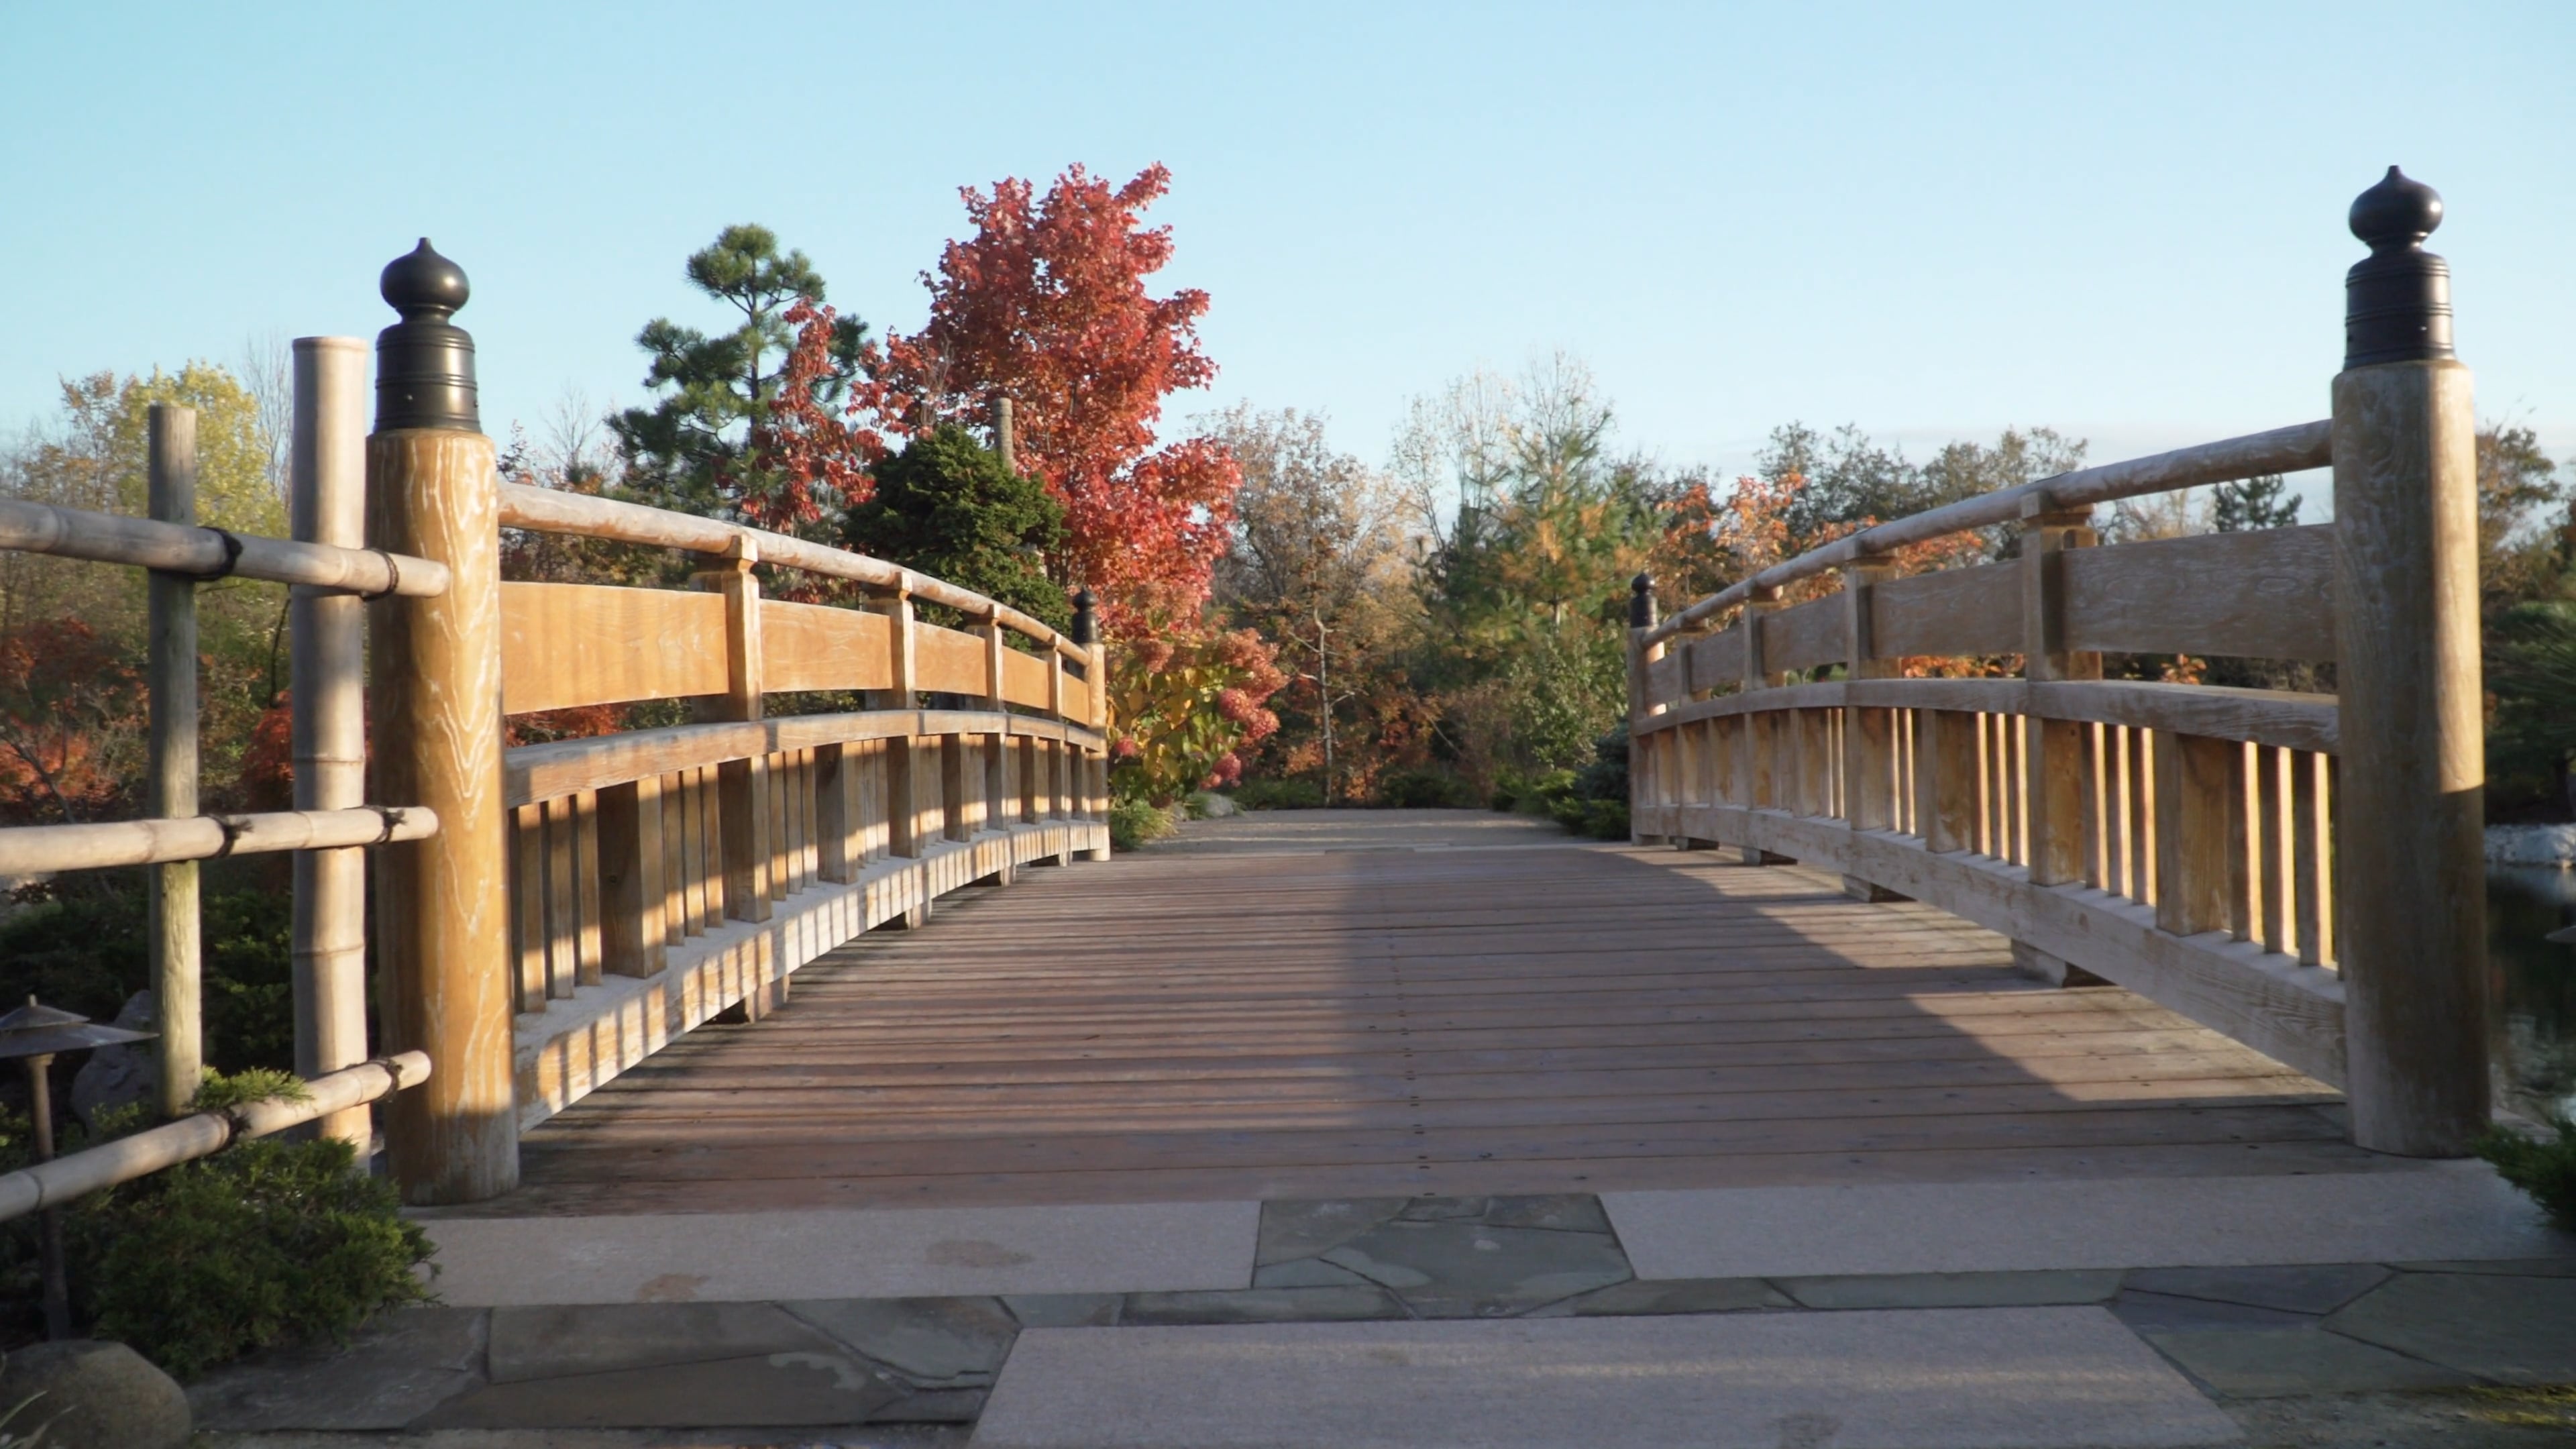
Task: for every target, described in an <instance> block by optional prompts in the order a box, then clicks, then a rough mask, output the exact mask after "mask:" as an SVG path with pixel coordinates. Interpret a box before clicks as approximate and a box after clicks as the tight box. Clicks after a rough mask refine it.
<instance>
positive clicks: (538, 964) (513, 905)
mask: <svg viewBox="0 0 2576 1449" xmlns="http://www.w3.org/2000/svg"><path fill="white" fill-rule="evenodd" d="M509 854H510V877H511V879H512V880H513V881H514V882H516V886H515V888H514V889H513V890H512V891H511V892H510V916H511V929H512V939H513V945H514V947H515V951H516V955H517V958H518V964H519V970H518V983H517V984H518V992H517V1000H516V1003H515V1005H516V1008H517V1009H518V1010H520V1011H543V1010H545V1009H546V807H545V806H543V805H541V804H540V805H521V806H518V807H517V808H515V809H513V810H512V811H511V812H510V850H509Z"/></svg>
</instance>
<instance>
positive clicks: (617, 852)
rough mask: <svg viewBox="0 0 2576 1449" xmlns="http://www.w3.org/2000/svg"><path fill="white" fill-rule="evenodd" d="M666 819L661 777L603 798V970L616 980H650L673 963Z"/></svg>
mask: <svg viewBox="0 0 2576 1449" xmlns="http://www.w3.org/2000/svg"><path fill="white" fill-rule="evenodd" d="M662 816H663V810H662V777H661V776H659V775H647V776H645V777H644V778H642V779H640V780H632V781H629V782H627V783H626V784H623V785H611V786H609V787H608V788H606V789H604V790H602V791H600V792H599V814H598V818H597V822H596V826H597V830H596V835H595V837H594V838H595V839H596V840H597V841H598V851H597V856H596V859H597V861H598V867H599V877H598V878H599V916H600V938H601V939H600V945H599V966H600V969H601V970H602V971H604V972H606V973H608V974H610V975H615V976H650V975H652V974H654V973H655V972H657V971H660V970H661V969H662V967H663V966H664V964H666V962H667V961H668V956H667V954H666V953H667V951H668V944H667V938H668V930H667V927H666V926H665V925H664V912H665V911H666V910H667V909H668V905H669V901H670V893H669V892H668V891H667V890H666V889H665V888H664V885H663V876H662V871H663V868H664V862H665V861H666V859H667V858H668V854H669V853H668V852H667V851H666V850H665V849H664V846H663V841H662Z"/></svg>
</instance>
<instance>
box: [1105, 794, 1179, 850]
mask: <svg viewBox="0 0 2576 1449" xmlns="http://www.w3.org/2000/svg"><path fill="white" fill-rule="evenodd" d="M1172 829H1173V826H1172V812H1171V811H1169V810H1167V809H1165V808H1163V807H1162V806H1160V805H1151V804H1147V803H1146V802H1145V801H1142V800H1114V801H1111V802H1110V805H1109V848H1110V849H1112V850H1134V849H1136V848H1137V847H1139V846H1141V845H1144V844H1146V843H1148V842H1149V841H1156V840H1160V839H1162V838H1163V837H1164V836H1166V835H1169V834H1171V833H1172Z"/></svg>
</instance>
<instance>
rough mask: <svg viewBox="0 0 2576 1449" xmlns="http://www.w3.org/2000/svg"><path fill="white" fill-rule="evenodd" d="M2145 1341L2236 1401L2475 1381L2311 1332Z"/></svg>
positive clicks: (2188, 1333) (2236, 1332)
mask: <svg viewBox="0 0 2576 1449" xmlns="http://www.w3.org/2000/svg"><path fill="white" fill-rule="evenodd" d="M2132 1326H2133V1327H2134V1326H2135V1325H2132ZM2142 1336H2143V1337H2144V1338H2145V1339H2146V1340H2147V1342H2149V1343H2151V1344H2154V1345H2155V1346H2156V1347H2157V1348H2158V1349H2160V1350H2162V1351H2163V1352H2164V1355H2165V1357H2167V1358H2170V1359H2172V1360H2173V1361H2174V1362H2175V1363H2177V1364H2180V1365H2182V1367H2183V1368H2184V1370H2186V1371H2187V1372H2189V1373H2190V1375H2191V1376H2192V1377H2193V1378H2195V1379H2198V1380H2200V1381H2201V1382H2202V1383H2204V1384H2207V1385H2208V1386H2209V1387H2210V1388H2211V1389H2212V1390H2213V1391H2215V1392H2217V1393H2220V1394H2224V1395H2226V1396H2227V1397H2229V1398H2231V1399H2273V1398H2285V1397H2288V1396H2291V1395H2296V1394H2350V1393H2362V1392H2387V1391H2389V1390H2397V1389H2445V1388H2456V1387H2461V1386H2464V1385H2468V1384H2474V1383H2477V1382H2478V1380H2477V1379H2476V1378H2475V1377H2474V1376H2472V1375H2469V1374H2464V1373H2461V1372H2459V1371H2458V1370H2456V1369H2448V1368H2443V1367H2442V1366H2440V1365H2439V1364H2429V1363H2426V1362H2424V1361H2423V1360H2421V1359H2413V1358H2408V1357H2406V1356H2405V1355H2404V1354H2399V1353H2391V1352H2389V1351H2388V1350H2387V1349H2384V1348H2378V1347H2374V1346H2372V1345H2370V1344H2367V1343H2360V1342H2356V1341H2355V1340H2353V1339H2349V1338H2345V1337H2343V1336H2342V1335H2340V1334H2333V1333H2324V1332H2320V1331H2319V1330H2317V1329H2314V1328H2305V1327H2301V1328H2195V1329H2185V1330H2181V1331H2177V1332H2156V1331H2152V1330H2149V1331H2144V1332H2143V1333H2142Z"/></svg>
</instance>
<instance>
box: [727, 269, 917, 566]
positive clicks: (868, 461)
mask: <svg viewBox="0 0 2576 1449" xmlns="http://www.w3.org/2000/svg"><path fill="white" fill-rule="evenodd" d="M835 315H836V314H835V313H834V312H833V310H832V309H831V308H830V307H827V306H824V305H823V304H821V303H819V302H815V301H813V300H811V299H809V298H803V297H800V298H798V299H797V300H796V304H795V305H794V306H792V307H790V308H788V309H787V313H786V316H785V318H784V320H785V321H786V323H787V325H788V326H790V327H793V328H795V329H796V345H795V346H794V347H793V348H791V349H789V351H788V354H787V364H786V366H785V367H783V368H781V369H780V371H779V377H778V394H777V396H775V397H773V398H771V399H770V400H769V416H768V417H767V418H766V419H764V420H762V421H760V422H758V423H755V424H754V425H753V427H752V430H751V449H750V456H751V457H753V458H754V459H757V460H759V463H760V465H761V466H762V467H764V468H768V469H773V470H775V472H776V474H777V475H778V476H777V480H776V481H775V483H774V484H773V485H772V486H771V487H769V488H766V489H751V488H745V489H741V490H740V496H741V499H742V503H741V507H742V515H743V520H744V521H745V522H747V523H750V524H751V525H752V526H754V527H756V528H766V529H769V530H771V531H772V532H776V533H796V532H798V531H799V528H800V526H801V525H804V524H809V523H812V522H814V521H815V520H817V519H819V518H821V517H822V516H823V504H824V498H825V496H828V498H829V500H830V502H831V506H832V507H833V509H834V510H835V511H841V510H847V509H850V508H855V507H857V506H858V505H859V504H862V503H865V502H867V501H868V497H869V495H871V494H873V493H874V492H876V480H875V479H873V478H871V477H870V476H869V475H868V469H869V467H870V466H872V465H873V464H875V463H876V461H877V460H878V459H880V458H883V457H884V456H885V453H886V445H885V436H884V435H883V434H882V433H879V432H878V431H877V430H876V429H874V428H872V427H869V426H867V425H866V424H865V423H861V422H856V421H853V419H856V418H859V417H863V416H866V415H868V414H870V413H874V412H878V411H881V410H883V408H884V406H885V402H886V386H885V384H884V383H883V382H881V381H879V380H878V379H877V377H876V376H875V374H876V373H877V372H878V371H879V370H880V369H879V366H878V359H877V355H876V350H875V347H874V346H873V345H870V346H867V347H864V348H862V349H861V354H860V358H859V366H858V369H857V372H856V373H855V375H850V374H847V373H845V370H844V369H843V368H842V366H841V363H840V361H839V360H838V359H837V358H835V357H834V356H833V355H832V323H833V319H834V316H835ZM837 389H846V390H847V397H848V399H849V401H848V402H847V403H846V404H845V405H843V406H841V407H839V408H835V407H833V406H832V405H831V403H830V402H829V401H828V399H829V398H830V397H831V396H832V395H833V394H834V392H835V390H837Z"/></svg>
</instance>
